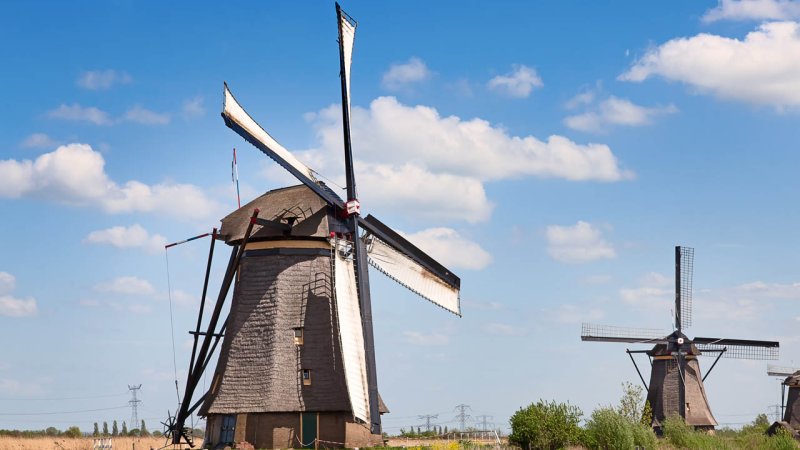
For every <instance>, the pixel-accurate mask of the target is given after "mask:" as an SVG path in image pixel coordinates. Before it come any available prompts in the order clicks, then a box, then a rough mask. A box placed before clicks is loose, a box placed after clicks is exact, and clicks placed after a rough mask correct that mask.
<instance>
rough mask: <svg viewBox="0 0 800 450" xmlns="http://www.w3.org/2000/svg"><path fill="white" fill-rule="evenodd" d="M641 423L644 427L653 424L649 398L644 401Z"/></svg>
mask: <svg viewBox="0 0 800 450" xmlns="http://www.w3.org/2000/svg"><path fill="white" fill-rule="evenodd" d="M641 424H642V425H644V426H646V427H652V426H653V408H652V407H651V406H650V400H647V401H646V402H644V410H643V411H642V420H641Z"/></svg>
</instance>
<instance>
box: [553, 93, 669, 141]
mask: <svg viewBox="0 0 800 450" xmlns="http://www.w3.org/2000/svg"><path fill="white" fill-rule="evenodd" d="M677 111H678V108H676V107H675V105H668V106H656V107H651V108H648V107H644V106H639V105H636V104H634V103H633V102H631V101H630V100H627V99H624V98H618V97H614V96H611V97H609V98H607V99H605V100H604V101H602V102H601V103H600V104H599V105H598V106H597V107H596V108H591V109H590V110H588V111H586V112H584V113H581V114H576V115H572V116H568V117H566V118H565V119H564V124H565V125H567V126H568V127H570V128H572V129H573V130H580V131H588V132H602V131H604V130H605V129H606V128H607V127H608V126H612V125H622V126H642V125H647V124H649V123H651V122H652V119H653V117H655V116H658V115H663V114H671V113H675V112H677Z"/></svg>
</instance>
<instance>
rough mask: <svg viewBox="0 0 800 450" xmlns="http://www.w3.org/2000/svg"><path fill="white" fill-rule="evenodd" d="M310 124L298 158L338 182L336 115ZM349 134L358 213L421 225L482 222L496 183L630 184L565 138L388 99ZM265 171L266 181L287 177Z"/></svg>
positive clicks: (333, 111) (610, 158) (602, 156)
mask: <svg viewBox="0 0 800 450" xmlns="http://www.w3.org/2000/svg"><path fill="white" fill-rule="evenodd" d="M308 118H309V119H310V120H311V122H312V125H313V127H314V128H315V130H316V133H317V137H318V139H319V142H320V144H319V147H318V148H315V149H312V150H308V151H304V152H297V154H298V156H299V157H300V158H301V159H303V160H306V161H308V162H309V165H310V166H311V167H314V168H315V169H317V170H319V171H320V172H321V173H327V174H340V173H341V172H342V169H341V148H342V132H341V108H340V107H337V106H331V107H328V108H325V109H323V110H321V111H320V112H318V113H314V114H309V115H308ZM351 126H352V135H353V142H355V143H357V144H356V145H357V149H356V150H357V151H356V157H357V158H358V159H357V161H356V172H357V178H358V181H359V185H358V186H359V188H360V191H361V196H362V197H363V198H361V200H362V205H364V206H366V207H368V204H369V203H370V202H374V203H380V204H381V205H383V206H385V207H386V208H393V209H403V210H408V211H411V212H412V213H413V214H415V215H417V216H421V217H425V218H438V219H446V220H454V219H457V220H466V221H469V222H478V221H484V220H487V219H488V218H489V217H490V215H491V211H492V205H491V203H490V202H489V200H488V199H487V197H486V192H485V189H484V183H485V182H489V181H494V180H502V179H512V178H520V177H525V176H536V177H542V178H550V177H556V178H564V179H568V180H574V181H606V182H609V181H619V180H623V179H628V178H632V177H633V174H632V173H631V172H629V171H626V170H624V169H621V168H620V167H619V164H618V163H617V159H616V157H615V156H614V154H613V153H612V152H611V149H610V148H609V147H608V146H606V145H602V144H585V145H584V144H578V143H575V142H573V141H571V140H569V139H567V138H565V137H563V136H550V137H549V138H548V139H547V140H546V141H541V140H539V139H537V138H535V137H533V136H512V135H509V134H508V133H507V132H506V131H505V130H503V129H502V128H500V127H498V126H493V125H492V124H490V123H489V122H487V121H485V120H481V119H471V120H462V119H461V118H459V117H456V116H448V117H442V116H440V115H439V113H438V111H436V110H435V109H434V108H430V107H426V106H413V107H412V106H406V105H403V104H401V103H399V102H398V101H397V99H395V98H394V97H380V98H378V99H375V100H374V101H372V103H371V104H370V107H369V109H364V108H359V107H354V108H353V111H352V122H351ZM269 167H270V172H271V173H277V174H283V173H284V172H285V171H283V170H282V169H279V168H277V167H276V165H274V164H270V165H269ZM329 176H330V175H329ZM337 179H338V181H339V183H340V184H343V180H341V178H337Z"/></svg>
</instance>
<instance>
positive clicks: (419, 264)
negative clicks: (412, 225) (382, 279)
mask: <svg viewBox="0 0 800 450" xmlns="http://www.w3.org/2000/svg"><path fill="white" fill-rule="evenodd" d="M359 224H360V225H362V226H363V227H364V228H365V229H366V230H367V233H366V234H365V236H364V239H365V240H366V241H367V257H368V259H369V263H370V265H372V266H373V267H375V268H376V269H378V270H379V271H380V272H382V273H383V274H385V275H386V276H388V277H389V278H391V279H393V280H395V281H397V282H398V283H400V284H401V285H403V286H405V287H406V288H408V289H409V290H410V291H412V292H414V293H416V294H418V295H420V296H421V297H423V298H425V299H427V300H429V301H431V302H433V303H434V304H436V305H439V306H441V307H442V308H444V309H446V310H448V311H450V312H452V313H453V314H456V315H458V316H461V300H460V296H459V291H460V285H461V281H460V280H459V278H458V277H457V276H455V275H453V274H452V272H450V271H449V270H447V269H446V268H445V267H444V266H442V265H441V264H439V263H438V262H436V261H435V260H434V259H433V258H431V257H430V256H428V255H427V254H426V253H425V252H423V251H422V250H420V249H418V248H417V247H416V246H414V245H413V244H411V243H410V242H408V241H407V240H406V239H405V238H403V237H402V236H400V235H399V234H397V233H396V232H394V231H393V230H392V229H391V228H389V227H387V226H386V225H384V224H383V223H381V222H380V221H378V220H377V219H375V218H374V217H372V216H371V215H370V216H367V217H366V218H365V219H363V220H359Z"/></svg>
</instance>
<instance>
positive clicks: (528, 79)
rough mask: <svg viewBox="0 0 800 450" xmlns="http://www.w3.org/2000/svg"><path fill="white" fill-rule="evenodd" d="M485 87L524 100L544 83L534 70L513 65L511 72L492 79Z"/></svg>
mask: <svg viewBox="0 0 800 450" xmlns="http://www.w3.org/2000/svg"><path fill="white" fill-rule="evenodd" d="M487 86H488V87H489V89H491V90H493V91H495V92H500V93H502V94H505V95H508V96H511V97H516V98H526V97H528V96H529V95H531V92H533V89H534V88H540V87H542V86H544V83H542V79H541V78H540V77H539V74H537V73H536V69H533V68H531V67H527V66H523V65H521V64H515V65H514V66H513V70H512V71H511V72H509V73H507V74H505V75H498V76H496V77H494V78H492V79H491V80H489V83H488V84H487Z"/></svg>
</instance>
